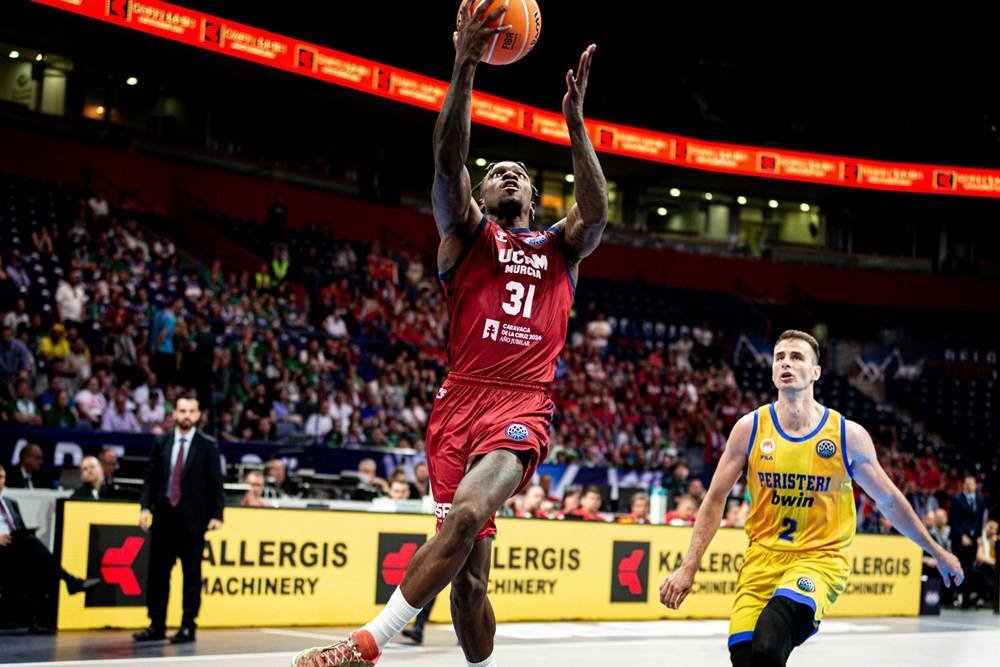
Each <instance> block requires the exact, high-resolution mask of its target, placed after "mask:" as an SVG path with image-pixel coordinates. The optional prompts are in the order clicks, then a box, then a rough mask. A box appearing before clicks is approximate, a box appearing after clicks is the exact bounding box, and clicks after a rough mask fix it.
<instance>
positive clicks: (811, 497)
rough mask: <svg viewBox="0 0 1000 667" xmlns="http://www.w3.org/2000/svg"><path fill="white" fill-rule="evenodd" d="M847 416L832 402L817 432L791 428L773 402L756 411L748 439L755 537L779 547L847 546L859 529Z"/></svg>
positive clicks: (750, 528)
mask: <svg viewBox="0 0 1000 667" xmlns="http://www.w3.org/2000/svg"><path fill="white" fill-rule="evenodd" d="M846 424H847V422H846V420H845V419H844V417H843V416H842V415H841V414H840V413H838V412H836V411H835V410H831V409H830V408H824V410H823V417H822V418H821V419H820V422H819V425H818V426H816V428H815V429H814V430H813V432H812V433H809V434H808V435H804V436H801V437H793V436H790V435H788V434H786V433H785V432H784V431H783V430H782V428H781V424H780V423H779V422H778V415H777V413H776V412H775V409H774V403H771V404H770V405H766V406H761V407H759V408H757V410H756V411H754V413H753V430H752V432H751V434H750V441H749V443H748V444H747V485H748V488H749V490H750V515H749V516H748V517H747V523H746V533H747V537H749V538H750V541H751V542H755V543H758V544H760V545H761V546H763V547H766V548H768V549H774V550H776V551H816V550H823V549H842V548H844V547H846V546H847V545H849V544H850V543H851V542H852V541H853V540H854V532H855V529H856V520H855V510H854V488H853V486H852V484H851V477H852V470H851V469H850V466H849V465H848V462H847V452H846V450H845V448H844V440H845V437H846V436H845V434H846Z"/></svg>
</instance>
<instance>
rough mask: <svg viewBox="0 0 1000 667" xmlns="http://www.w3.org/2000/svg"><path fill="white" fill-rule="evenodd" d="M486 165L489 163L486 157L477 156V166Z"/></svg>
mask: <svg viewBox="0 0 1000 667" xmlns="http://www.w3.org/2000/svg"><path fill="white" fill-rule="evenodd" d="M486 165H487V162H486V158H484V157H477V158H476V166H477V167H485V166H486Z"/></svg>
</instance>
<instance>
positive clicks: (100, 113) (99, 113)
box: [94, 107, 104, 116]
mask: <svg viewBox="0 0 1000 667" xmlns="http://www.w3.org/2000/svg"><path fill="white" fill-rule="evenodd" d="M94 111H96V112H97V115H98V116H103V115H104V107H97V108H96V109H94Z"/></svg>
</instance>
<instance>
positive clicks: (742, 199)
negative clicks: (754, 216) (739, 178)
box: [736, 195, 747, 206]
mask: <svg viewBox="0 0 1000 667" xmlns="http://www.w3.org/2000/svg"><path fill="white" fill-rule="evenodd" d="M736 203H737V204H739V205H740V206H746V205H747V198H746V197H744V196H743V195H740V196H739V197H737V198H736Z"/></svg>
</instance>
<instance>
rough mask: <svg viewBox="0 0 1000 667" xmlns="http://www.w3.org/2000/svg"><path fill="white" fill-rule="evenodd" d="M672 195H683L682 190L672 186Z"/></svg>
mask: <svg viewBox="0 0 1000 667" xmlns="http://www.w3.org/2000/svg"><path fill="white" fill-rule="evenodd" d="M670 196H671V197H680V196H681V191H680V190H678V189H677V188H670Z"/></svg>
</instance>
